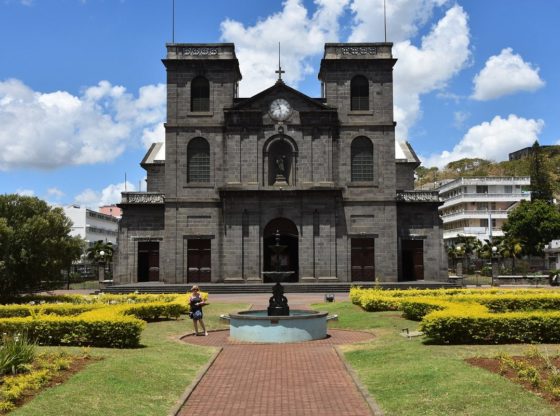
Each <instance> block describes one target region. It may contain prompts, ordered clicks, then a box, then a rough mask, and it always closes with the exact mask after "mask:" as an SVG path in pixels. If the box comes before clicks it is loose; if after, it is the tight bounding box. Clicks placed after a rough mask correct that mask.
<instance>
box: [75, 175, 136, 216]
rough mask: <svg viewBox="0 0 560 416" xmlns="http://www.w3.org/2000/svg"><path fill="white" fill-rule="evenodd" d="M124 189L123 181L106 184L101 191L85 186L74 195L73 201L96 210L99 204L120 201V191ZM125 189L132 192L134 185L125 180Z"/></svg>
mask: <svg viewBox="0 0 560 416" xmlns="http://www.w3.org/2000/svg"><path fill="white" fill-rule="evenodd" d="M124 190H125V183H124V182H121V183H116V184H111V185H108V186H106V187H105V188H103V189H102V190H101V191H94V190H93V189H91V188H87V189H84V190H83V191H82V192H80V193H79V194H78V195H76V196H75V197H74V202H75V203H76V204H79V205H83V206H86V207H87V208H89V209H93V210H96V211H97V210H98V209H99V207H100V206H103V205H111V204H117V203H119V202H120V201H121V192H124ZM126 190H127V191H129V192H134V191H135V190H136V187H135V186H134V185H133V184H132V183H130V182H128V181H127V182H126Z"/></svg>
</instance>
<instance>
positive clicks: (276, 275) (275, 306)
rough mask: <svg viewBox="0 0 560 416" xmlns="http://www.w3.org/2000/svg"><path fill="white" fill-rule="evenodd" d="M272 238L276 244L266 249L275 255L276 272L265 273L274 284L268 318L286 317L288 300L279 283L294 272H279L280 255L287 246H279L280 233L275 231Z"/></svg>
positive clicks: (288, 311)
mask: <svg viewBox="0 0 560 416" xmlns="http://www.w3.org/2000/svg"><path fill="white" fill-rule="evenodd" d="M274 237H275V240H276V244H274V245H272V246H268V247H269V248H270V250H272V252H273V253H274V254H275V255H276V271H272V272H265V273H266V275H267V276H268V277H270V278H272V280H273V281H275V282H276V284H275V285H274V286H273V287H272V297H271V298H270V300H269V303H268V316H288V315H290V307H289V306H288V299H287V298H286V296H284V287H283V286H282V285H281V284H280V281H282V280H284V279H285V278H287V277H289V276H291V275H292V274H293V273H294V272H293V271H283V270H281V266H280V254H282V253H283V252H284V250H286V247H287V246H284V245H280V231H278V230H276V233H275V234H274Z"/></svg>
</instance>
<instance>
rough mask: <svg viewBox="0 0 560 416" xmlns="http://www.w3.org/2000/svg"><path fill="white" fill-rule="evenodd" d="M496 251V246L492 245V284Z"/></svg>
mask: <svg viewBox="0 0 560 416" xmlns="http://www.w3.org/2000/svg"><path fill="white" fill-rule="evenodd" d="M497 252H498V247H496V246H492V286H494V273H495V269H496V264H495V263H496V254H497Z"/></svg>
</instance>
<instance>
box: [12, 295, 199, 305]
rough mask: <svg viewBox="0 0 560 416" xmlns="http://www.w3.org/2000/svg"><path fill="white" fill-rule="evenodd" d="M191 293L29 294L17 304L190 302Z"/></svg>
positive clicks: (17, 299)
mask: <svg viewBox="0 0 560 416" xmlns="http://www.w3.org/2000/svg"><path fill="white" fill-rule="evenodd" d="M189 297H190V294H165V293H162V294H139V293H128V294H125V295H113V294H105V293H100V294H98V295H28V296H22V297H19V298H16V299H14V300H13V303H17V304H20V305H21V304H43V303H74V304H97V303H102V304H109V305H117V304H121V303H151V302H185V303H188V299H189Z"/></svg>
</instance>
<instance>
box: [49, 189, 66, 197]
mask: <svg viewBox="0 0 560 416" xmlns="http://www.w3.org/2000/svg"><path fill="white" fill-rule="evenodd" d="M47 196H49V197H53V198H56V199H58V198H62V197H63V196H64V192H62V191H61V190H60V189H58V188H49V189H47Z"/></svg>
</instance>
